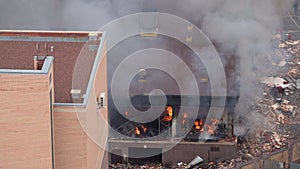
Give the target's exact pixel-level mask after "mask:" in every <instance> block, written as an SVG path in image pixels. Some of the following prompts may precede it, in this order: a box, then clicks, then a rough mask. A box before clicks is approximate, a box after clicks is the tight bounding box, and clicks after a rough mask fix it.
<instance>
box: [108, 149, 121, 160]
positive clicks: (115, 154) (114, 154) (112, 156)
mask: <svg viewBox="0 0 300 169" xmlns="http://www.w3.org/2000/svg"><path fill="white" fill-rule="evenodd" d="M121 155H122V151H121V150H120V149H114V150H112V152H111V153H110V163H111V164H117V163H122V162H123V161H122V156H121Z"/></svg>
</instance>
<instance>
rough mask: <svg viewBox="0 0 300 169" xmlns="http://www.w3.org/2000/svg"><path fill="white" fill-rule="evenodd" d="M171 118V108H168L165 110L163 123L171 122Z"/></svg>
mask: <svg viewBox="0 0 300 169" xmlns="http://www.w3.org/2000/svg"><path fill="white" fill-rule="evenodd" d="M172 118H173V108H172V107H171V106H168V107H167V108H166V116H165V118H164V121H171V120H172Z"/></svg>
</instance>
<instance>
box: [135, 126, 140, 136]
mask: <svg viewBox="0 0 300 169" xmlns="http://www.w3.org/2000/svg"><path fill="white" fill-rule="evenodd" d="M135 134H136V135H140V134H141V131H140V129H139V128H138V127H135Z"/></svg>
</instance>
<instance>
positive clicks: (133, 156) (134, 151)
mask: <svg viewBox="0 0 300 169" xmlns="http://www.w3.org/2000/svg"><path fill="white" fill-rule="evenodd" d="M128 156H129V157H130V158H129V159H128V161H129V163H131V164H150V163H152V164H153V163H162V149H161V148H137V147H129V148H128ZM138 157H140V158H138Z"/></svg>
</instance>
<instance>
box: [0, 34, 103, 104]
mask: <svg viewBox="0 0 300 169" xmlns="http://www.w3.org/2000/svg"><path fill="white" fill-rule="evenodd" d="M101 37H102V33H101V32H92V31H82V32H81V31H80V32H79V31H30V30H26V31H23V30H20V31H19V30H0V46H1V47H0V60H1V62H0V70H4V69H5V70H18V71H23V72H26V71H28V70H33V68H34V56H53V58H54V60H53V69H54V70H53V71H54V76H53V77H54V95H55V103H72V102H73V100H72V98H71V95H70V91H71V89H72V88H73V86H74V84H72V82H73V73H74V68H75V65H78V62H80V61H83V62H84V63H80V64H82V65H83V66H81V67H82V70H81V69H80V79H81V81H80V84H76V87H77V89H80V90H81V91H82V93H83V94H85V92H86V90H87V87H88V83H89V80H90V75H91V72H92V68H93V65H94V62H95V58H96V55H97V53H98V50H99V47H100V42H101ZM83 67H84V68H83Z"/></svg>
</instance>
